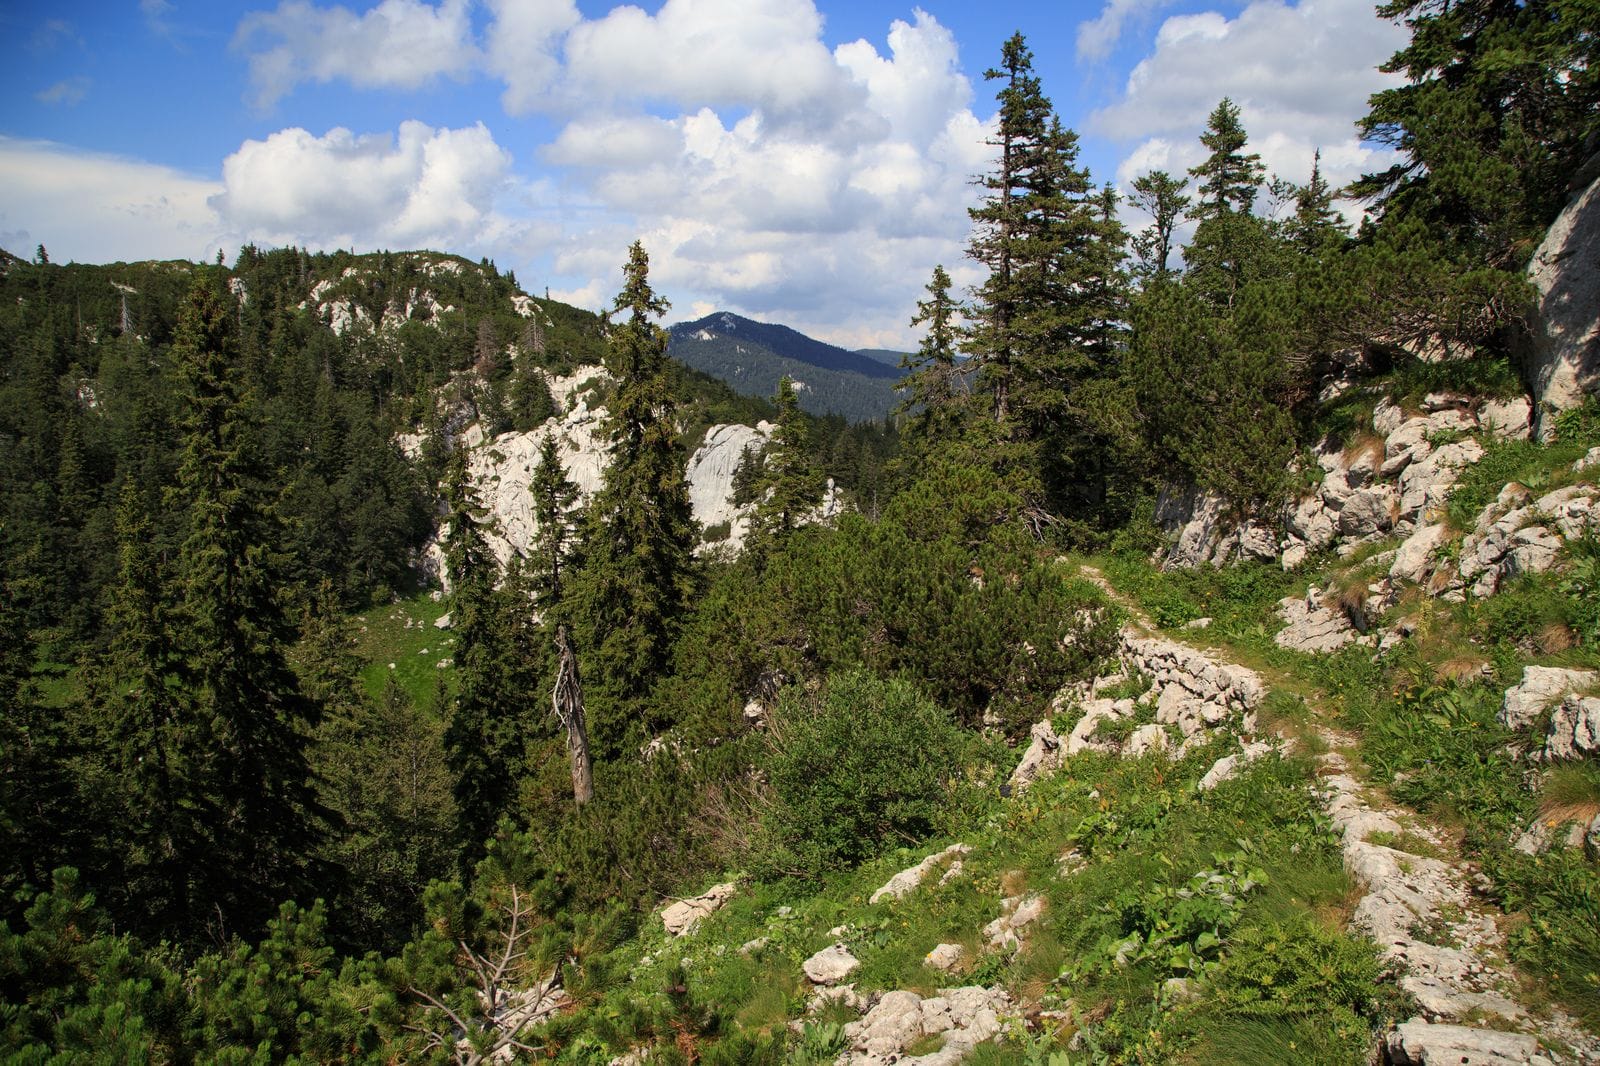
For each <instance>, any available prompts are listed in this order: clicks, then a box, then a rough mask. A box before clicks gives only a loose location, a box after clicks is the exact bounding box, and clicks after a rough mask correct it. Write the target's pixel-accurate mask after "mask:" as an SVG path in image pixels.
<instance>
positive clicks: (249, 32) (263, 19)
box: [234, 0, 478, 108]
mask: <svg viewBox="0 0 1600 1066" xmlns="http://www.w3.org/2000/svg"><path fill="white" fill-rule="evenodd" d="M262 42H276V43H274V44H270V45H269V46H268V47H267V48H265V50H262V51H254V52H253V53H252V54H251V56H250V81H251V84H252V85H253V86H254V88H255V99H254V103H255V104H256V106H258V107H262V108H267V107H271V106H272V105H273V104H274V103H276V102H277V101H278V100H279V99H280V98H281V97H283V96H286V95H287V94H289V93H290V92H292V91H293V90H294V89H295V87H296V86H298V85H300V84H302V83H304V82H316V83H318V84H326V83H328V82H330V81H333V80H335V79H344V80H347V81H349V82H350V83H351V84H352V85H355V86H358V87H361V88H377V87H393V88H402V89H416V88H420V87H422V86H423V85H426V84H428V82H430V81H432V80H433V79H435V78H437V77H439V76H441V75H455V74H460V73H462V72H464V71H465V70H467V69H469V68H470V66H471V65H472V63H473V62H474V61H475V60H476V58H477V55H478V53H477V49H476V48H475V47H474V46H473V44H472V41H471V18H470V10H469V5H468V0H442V2H441V3H440V4H439V5H438V6H434V5H431V4H427V3H423V2H421V0H383V2H382V3H380V4H378V6H376V7H374V8H372V9H371V10H369V11H367V12H365V13H363V14H361V15H357V14H356V13H355V12H353V11H351V10H350V9H349V8H347V7H339V6H335V7H328V8H319V7H314V6H313V5H311V4H310V3H307V2H306V0H283V2H282V3H280V4H279V5H278V7H277V8H276V9H275V10H273V11H258V12H255V13H253V14H250V15H247V16H246V17H245V18H244V20H243V21H242V22H240V24H239V29H238V32H237V33H236V34H235V36H234V47H235V48H238V49H243V50H247V51H248V50H251V49H253V48H255V47H256V46H257V45H258V44H260V43H262Z"/></svg>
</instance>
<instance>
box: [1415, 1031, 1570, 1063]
mask: <svg viewBox="0 0 1600 1066" xmlns="http://www.w3.org/2000/svg"><path fill="white" fill-rule="evenodd" d="M1385 1043H1386V1045H1387V1050H1388V1053H1389V1057H1388V1061H1389V1062H1390V1063H1391V1064H1392V1066H1446V1064H1449V1066H1462V1064H1468V1066H1550V1060H1549V1059H1547V1058H1545V1057H1544V1056H1543V1055H1541V1054H1539V1040H1538V1038H1537V1037H1532V1036H1528V1035H1527V1034H1525V1033H1503V1032H1500V1031H1498V1030H1495V1029H1474V1028H1472V1027H1470V1026H1465V1025H1437V1024H1434V1023H1431V1022H1426V1021H1421V1020H1413V1021H1409V1022H1405V1023H1404V1024H1402V1025H1399V1026H1396V1027H1395V1030H1394V1031H1393V1032H1392V1033H1390V1034H1389V1037H1388V1039H1387V1040H1386V1041H1385Z"/></svg>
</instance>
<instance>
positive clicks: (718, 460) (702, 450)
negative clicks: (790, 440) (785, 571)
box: [684, 422, 775, 548]
mask: <svg viewBox="0 0 1600 1066" xmlns="http://www.w3.org/2000/svg"><path fill="white" fill-rule="evenodd" d="M774 428H775V427H774V426H773V425H772V423H770V422H762V423H760V424H759V425H757V426H755V427H754V428H752V427H750V426H741V425H723V426H712V427H711V429H710V430H708V431H707V433H706V439H705V441H704V443H702V444H701V445H700V447H699V448H697V449H696V450H695V453H694V455H693V456H691V457H690V459H689V465H688V466H687V467H686V468H685V470H684V477H685V478H686V479H687V480H688V482H689V504H690V506H691V507H693V509H694V516H695V518H696V519H698V520H699V522H700V524H701V525H703V526H715V525H719V524H721V523H723V522H727V523H728V525H729V529H730V532H729V534H728V540H727V541H726V543H728V544H730V545H732V546H733V547H735V548H737V547H738V546H739V545H740V544H742V543H743V542H744V534H745V532H746V528H747V524H748V519H747V517H746V515H745V514H744V512H743V509H741V508H738V507H735V506H734V505H733V492H732V488H733V475H734V472H735V471H737V470H738V469H739V460H740V459H741V458H742V457H743V455H744V450H745V449H746V448H749V449H751V450H752V451H756V452H759V451H760V450H761V449H762V448H763V447H764V446H765V445H766V443H767V440H768V438H769V437H771V436H772V431H773V429H774Z"/></svg>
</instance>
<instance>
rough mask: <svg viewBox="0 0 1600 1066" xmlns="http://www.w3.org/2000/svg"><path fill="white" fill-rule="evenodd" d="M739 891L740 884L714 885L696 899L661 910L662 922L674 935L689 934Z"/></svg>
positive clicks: (683, 901)
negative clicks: (702, 920) (703, 919)
mask: <svg viewBox="0 0 1600 1066" xmlns="http://www.w3.org/2000/svg"><path fill="white" fill-rule="evenodd" d="M738 891H739V889H738V886H736V885H733V884H731V883H729V884H721V885H713V886H712V887H711V888H709V889H707V890H706V891H705V893H704V894H702V895H699V896H696V897H695V898H694V899H684V900H679V901H678V902H677V903H674V904H672V906H670V907H667V908H666V909H665V910H663V911H662V912H661V924H662V925H664V926H666V928H667V932H668V933H671V934H672V935H673V936H687V935H689V934H690V933H692V932H694V928H695V926H697V925H699V924H700V920H701V919H702V918H705V917H706V916H708V915H711V914H714V913H716V912H717V911H719V910H721V909H722V905H723V904H725V903H727V902H728V901H729V900H730V899H732V898H733V897H734V895H735V894H736V893H737V892H738Z"/></svg>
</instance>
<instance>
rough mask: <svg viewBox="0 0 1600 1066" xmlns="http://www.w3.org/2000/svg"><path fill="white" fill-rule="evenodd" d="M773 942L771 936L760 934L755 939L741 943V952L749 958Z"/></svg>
mask: <svg viewBox="0 0 1600 1066" xmlns="http://www.w3.org/2000/svg"><path fill="white" fill-rule="evenodd" d="M771 942H772V941H771V938H770V937H764V936H758V937H756V938H755V939H754V940H746V941H745V942H744V943H743V944H740V945H739V954H741V955H743V956H744V957H745V958H747V959H748V958H749V957H750V956H752V955H754V954H755V953H756V952H758V951H760V950H761V949H762V948H764V947H766V946H767V945H768V944H769V943H771Z"/></svg>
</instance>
